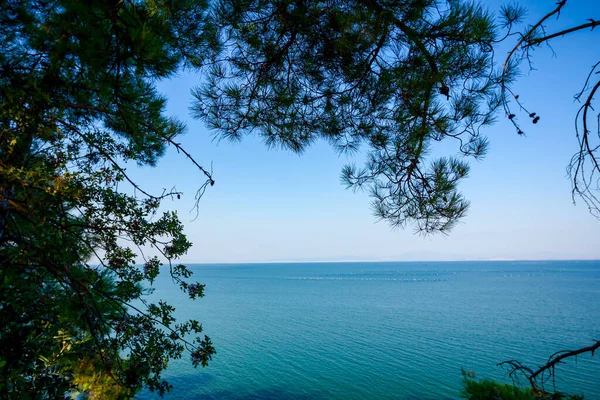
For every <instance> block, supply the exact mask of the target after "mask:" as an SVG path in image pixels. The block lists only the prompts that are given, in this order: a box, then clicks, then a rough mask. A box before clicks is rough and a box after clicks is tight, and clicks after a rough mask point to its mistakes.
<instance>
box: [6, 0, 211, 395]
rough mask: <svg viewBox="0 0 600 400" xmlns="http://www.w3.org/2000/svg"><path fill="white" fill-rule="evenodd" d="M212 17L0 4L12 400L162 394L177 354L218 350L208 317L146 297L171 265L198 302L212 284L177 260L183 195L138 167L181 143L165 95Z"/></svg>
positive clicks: (191, 7) (192, 9)
mask: <svg viewBox="0 0 600 400" xmlns="http://www.w3.org/2000/svg"><path fill="white" fill-rule="evenodd" d="M206 8H207V3H206V2H203V1H186V0H181V1H177V0H174V1H171V0H165V1H158V2H157V1H147V2H146V1H134V2H122V1H113V2H110V1H109V2H91V3H90V2H80V1H75V0H59V1H54V2H48V1H45V0H31V1H16V0H2V1H0V320H1V321H2V327H0V397H2V398H27V397H31V398H61V397H63V395H64V394H65V393H66V392H69V391H77V390H79V389H81V390H84V391H86V392H87V393H88V394H90V395H92V396H93V397H96V398H106V397H109V398H112V397H115V398H120V397H131V396H132V395H133V394H134V393H136V392H137V391H138V390H139V389H140V388H141V387H143V386H146V387H148V388H149V389H151V390H157V391H158V392H159V393H160V394H162V393H164V392H165V391H166V390H169V389H170V385H169V384H168V382H166V381H165V380H163V379H162V377H161V372H162V371H163V370H164V369H165V368H166V366H167V364H168V361H169V360H170V359H173V358H179V357H181V356H182V354H183V352H184V350H185V349H187V350H189V351H190V353H191V356H192V363H193V364H194V365H203V366H204V365H206V364H207V362H208V360H209V359H210V357H211V355H212V354H214V348H213V347H212V344H211V342H210V340H209V339H208V338H207V337H206V336H204V337H202V336H200V333H201V332H202V326H201V325H200V323H199V322H198V321H194V320H192V321H183V322H176V321H175V319H174V317H173V313H174V311H175V310H174V308H173V307H171V306H169V305H168V304H167V303H165V302H163V301H159V302H157V303H156V304H150V303H149V302H148V301H147V299H146V298H145V295H146V294H148V291H147V290H146V289H144V287H147V286H148V284H149V283H151V282H152V281H153V280H154V279H155V278H156V277H157V275H158V274H159V272H160V271H161V270H162V269H164V267H163V263H165V262H166V263H167V264H168V265H169V266H170V267H171V268H170V273H171V276H172V278H173V280H174V282H176V283H177V284H178V285H179V287H180V288H181V289H182V290H184V291H186V292H187V293H188V294H189V296H190V297H191V298H197V297H202V295H203V286H202V285H200V284H199V283H196V282H193V281H189V278H190V275H191V273H190V271H189V270H188V269H187V268H186V267H185V266H183V265H178V266H174V265H171V262H172V260H175V259H176V258H178V257H180V256H181V255H183V254H185V252H186V251H187V250H188V249H189V247H190V246H191V243H190V242H189V241H188V240H187V239H186V237H185V235H184V234H183V226H182V224H181V222H180V221H179V219H178V217H177V215H176V213H174V212H171V211H164V212H159V208H160V207H161V203H162V200H164V199H168V198H173V196H176V195H178V193H176V192H171V193H163V194H158V195H153V194H151V193H147V192H146V191H144V189H143V188H141V187H139V186H138V185H137V184H136V183H135V182H134V181H132V180H131V179H130V178H129V176H128V175H127V170H126V167H127V165H128V163H133V162H135V163H137V164H139V165H149V166H152V165H154V164H155V163H156V162H157V160H158V159H159V158H160V156H161V155H162V154H163V152H164V150H165V148H166V146H168V145H174V146H178V144H177V143H175V142H174V139H175V138H176V137H177V135H179V134H180V133H181V132H182V131H183V124H182V123H181V122H179V121H177V120H174V119H172V118H168V117H166V116H165V115H164V113H163V111H164V107H165V99H164V98H162V97H161V96H160V95H159V94H158V93H157V91H156V88H155V84H156V82H157V80H158V79H163V78H168V77H170V76H172V75H173V74H174V73H176V71H178V70H179V69H180V68H181V67H183V66H185V65H194V64H197V63H198V62H200V56H201V54H202V52H203V51H204V50H203V48H202V43H205V42H204V40H203V39H202V35H203V32H204V31H205V30H204V29H203V24H204V16H205V12H206ZM209 178H210V177H209ZM208 182H211V183H212V182H213V181H212V179H209V181H208ZM148 248H150V249H153V250H151V251H153V252H154V253H155V255H152V256H151V255H149V256H144V253H143V252H142V249H148ZM139 255H142V256H143V257H144V258H145V259H146V262H145V264H144V266H143V267H142V268H140V267H139V266H138V265H136V257H137V256H139ZM159 256H160V258H159Z"/></svg>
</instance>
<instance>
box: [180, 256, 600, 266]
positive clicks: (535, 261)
mask: <svg viewBox="0 0 600 400" xmlns="http://www.w3.org/2000/svg"><path fill="white" fill-rule="evenodd" d="M554 261H572V262H591V261H600V259H597V258H579V259H572V258H553V259H525V258H524V259H510V258H489V259H465V260H311V261H295V260H287V261H220V262H195V261H185V262H184V263H185V264H189V265H235V264H238V265H247V264H350V263H352V264H360V263H378V264H386V263H427V262H435V263H457V262H532V263H544V262H554Z"/></svg>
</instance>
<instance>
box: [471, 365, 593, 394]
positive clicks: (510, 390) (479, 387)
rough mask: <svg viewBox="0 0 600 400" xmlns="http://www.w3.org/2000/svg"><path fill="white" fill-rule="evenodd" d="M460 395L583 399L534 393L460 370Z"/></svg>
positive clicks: (528, 389) (530, 390)
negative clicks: (461, 378) (476, 377)
mask: <svg viewBox="0 0 600 400" xmlns="http://www.w3.org/2000/svg"><path fill="white" fill-rule="evenodd" d="M462 375H463V391H462V393H461V397H462V398H464V399H468V400H583V396H577V395H566V394H563V393H558V392H557V393H536V392H534V391H533V390H532V389H530V388H525V389H523V388H520V387H518V386H515V385H509V384H506V383H499V382H496V381H493V380H490V379H480V380H478V379H475V373H474V372H472V371H470V372H466V371H464V370H463V371H462Z"/></svg>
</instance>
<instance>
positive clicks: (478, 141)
mask: <svg viewBox="0 0 600 400" xmlns="http://www.w3.org/2000/svg"><path fill="white" fill-rule="evenodd" d="M216 3H217V4H218V6H217V8H216V9H215V12H214V13H213V14H212V15H211V17H210V23H211V24H213V25H214V26H216V27H219V29H218V30H217V32H216V39H215V40H216V41H218V42H219V46H217V47H215V48H214V49H213V54H212V56H211V58H210V60H209V61H210V62H209V63H208V66H207V67H206V73H207V75H208V76H207V79H206V81H205V82H204V83H203V84H202V85H200V87H198V88H197V89H196V91H195V97H196V99H197V101H196V103H195V105H194V108H193V110H194V112H195V115H196V116H197V117H199V118H201V119H202V120H203V121H205V122H206V123H207V124H208V125H209V126H210V127H212V128H214V129H216V134H217V135H219V136H221V137H224V138H229V139H232V140H239V139H241V138H242V137H243V135H244V134H247V133H250V132H257V133H258V134H259V135H261V136H262V137H263V139H264V141H265V143H266V144H267V145H269V146H281V147H284V148H288V149H291V150H293V151H296V152H301V151H303V150H304V149H305V147H306V146H308V145H310V144H311V143H313V142H314V141H315V140H318V139H324V140H326V141H329V142H330V143H331V144H332V145H333V146H334V147H335V148H336V149H338V150H339V151H341V152H355V151H357V150H358V149H359V147H360V146H361V145H363V146H366V147H367V150H366V151H365V153H366V154H367V161H366V165H365V166H364V168H359V167H356V166H354V165H349V166H347V167H346V168H345V169H344V170H343V172H342V180H343V182H344V183H345V184H346V185H347V186H348V187H350V188H353V189H363V188H364V189H367V190H368V191H369V192H370V193H371V195H372V197H373V209H374V212H375V215H376V216H377V217H379V218H381V219H385V220H387V221H389V222H390V223H391V224H392V226H404V225H405V224H408V223H412V224H415V225H416V229H417V230H418V231H422V232H427V233H429V232H437V231H441V232H445V231H448V230H449V229H450V228H451V227H452V226H453V225H454V224H455V222H456V221H457V220H458V219H460V217H462V216H463V215H464V214H465V213H466V211H467V208H468V202H467V201H466V200H465V199H464V198H463V196H462V195H461V193H460V191H459V190H458V183H459V181H460V180H461V179H463V178H464V177H466V176H467V174H468V172H469V167H468V163H467V161H466V160H467V159H466V158H465V157H471V158H476V159H478V158H481V157H483V156H484V155H485V153H486V150H487V139H486V138H485V137H484V136H483V135H482V134H481V133H480V128H481V127H482V126H486V125H489V124H490V123H492V122H493V121H494V113H495V111H496V109H497V107H498V106H499V105H500V103H501V91H500V85H499V83H500V76H499V74H498V73H497V71H496V70H495V65H494V62H493V54H494V53H493V45H494V44H495V37H496V26H495V25H494V22H493V19H492V17H491V16H490V15H489V14H488V13H487V12H486V11H485V10H484V9H483V8H482V7H481V6H479V5H477V4H475V3H472V2H466V1H443V0H442V1H440V0H423V1H416V2H415V1H412V0H400V1H393V2H388V1H378V0H353V1H343V2H331V1H311V2H299V1H292V0H283V1H274V0H244V1H239V0H221V1H218V2H216ZM514 10H515V13H517V14H518V13H522V11H519V10H518V9H514ZM511 18H512V19H508V17H506V18H505V19H506V24H505V25H506V27H507V28H509V27H510V26H511V25H512V24H513V23H514V22H516V21H518V18H516V17H515V16H511ZM503 79H504V81H505V82H509V80H510V77H509V75H508V74H505V75H504V77H503ZM442 140H451V141H453V142H454V143H455V148H456V150H457V151H456V152H457V155H456V156H452V157H441V158H438V159H431V154H432V153H433V152H434V150H435V145H436V143H438V142H440V141H442Z"/></svg>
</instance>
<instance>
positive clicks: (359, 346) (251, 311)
mask: <svg viewBox="0 0 600 400" xmlns="http://www.w3.org/2000/svg"><path fill="white" fill-rule="evenodd" d="M192 270H193V271H194V274H195V277H196V279H198V280H199V281H200V282H203V283H205V284H206V297H205V298H203V299H201V300H199V301H196V302H192V301H190V300H186V299H185V297H184V296H182V295H181V294H179V293H178V292H177V290H176V289H175V287H174V285H173V284H172V283H171V282H170V280H168V279H166V276H165V277H163V280H161V281H159V282H157V283H156V284H155V287H156V292H155V294H154V297H160V298H163V299H166V300H169V301H170V302H171V303H172V304H174V305H176V306H178V311H179V316H180V317H184V318H186V317H187V318H197V319H199V320H200V321H201V322H202V323H203V325H204V329H205V332H206V333H207V334H208V335H209V336H210V337H211V339H212V340H213V342H214V344H215V346H216V348H217V355H216V356H215V357H214V358H213V361H212V363H211V364H210V365H209V367H207V368H204V369H197V370H195V369H193V368H192V367H191V366H190V365H189V361H188V360H187V359H185V360H177V361H175V362H172V363H171V364H170V366H169V369H168V371H167V372H168V373H167V374H166V376H167V377H169V379H170V382H171V383H172V384H174V385H175V389H174V391H173V392H171V393H169V394H167V396H166V398H167V399H236V400H242V399H454V398H458V397H459V394H460V389H461V368H465V369H467V370H473V371H475V372H476V373H477V376H478V377H489V378H493V379H498V380H502V381H506V382H509V381H510V380H509V378H508V377H507V376H506V372H505V371H503V370H502V369H501V368H499V367H497V366H496V364H497V363H498V362H501V361H504V360H508V359H518V360H521V361H523V362H524V363H526V364H527V365H530V366H532V367H534V366H537V365H540V364H542V363H544V361H545V360H546V359H547V357H548V356H549V355H550V354H552V353H554V352H555V351H558V350H563V349H570V348H578V347H582V346H587V345H590V344H592V340H594V339H600V262H599V261H578V262H573V261H551V262H500V261H498V262H419V263H406V262H393V263H310V264H246V265H242V264H235V265H194V266H192ZM556 385H557V389H559V390H563V391H568V392H572V393H579V394H582V393H583V394H585V396H586V399H600V355H596V356H594V357H591V356H590V355H589V354H586V355H582V356H580V357H579V358H578V359H577V360H570V361H569V362H568V363H567V364H563V365H560V366H559V367H558V368H557V378H556ZM139 397H140V398H143V399H149V398H154V397H153V395H152V394H150V393H142V394H141V395H140V396H139Z"/></svg>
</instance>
